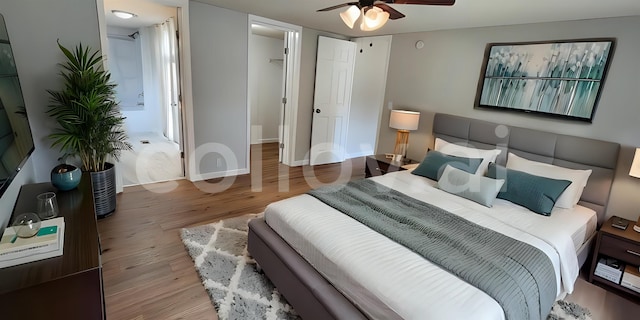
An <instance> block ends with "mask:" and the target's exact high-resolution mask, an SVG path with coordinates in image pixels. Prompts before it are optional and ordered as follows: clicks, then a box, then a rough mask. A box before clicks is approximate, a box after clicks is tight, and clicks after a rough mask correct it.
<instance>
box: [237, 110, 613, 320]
mask: <svg viewBox="0 0 640 320" xmlns="http://www.w3.org/2000/svg"><path fill="white" fill-rule="evenodd" d="M433 134H434V136H435V137H437V138H440V139H443V140H446V141H448V142H451V143H458V144H465V145H469V146H473V147H475V148H479V149H499V150H502V152H501V153H500V154H499V155H498V157H497V159H496V160H495V162H496V163H498V164H505V163H506V161H507V159H506V158H507V155H508V154H509V153H513V154H514V155H517V156H520V157H523V158H526V159H530V160H534V161H538V162H544V163H550V164H554V165H557V166H561V167H566V168H572V169H581V170H586V169H588V170H591V175H590V176H589V180H588V183H587V184H586V186H585V187H584V190H583V192H582V193H581V196H580V199H579V201H578V205H577V206H575V207H574V208H573V209H562V208H555V207H554V209H553V210H554V211H553V212H552V214H551V216H550V217H543V216H540V215H536V214H534V213H531V212H527V209H525V208H522V207H521V206H518V205H514V204H513V203H511V202H509V201H506V200H501V199H497V200H496V201H495V202H494V205H493V207H492V208H491V209H488V208H486V207H483V206H481V205H479V204H477V203H475V202H472V201H469V200H466V199H462V198H459V197H457V196H455V195H451V194H448V193H445V192H443V191H442V190H439V189H438V188H435V187H434V184H435V181H432V180H430V179H426V178H423V177H419V176H416V175H413V174H411V173H410V172H409V171H402V172H397V173H392V174H387V175H384V176H380V177H375V178H372V180H373V181H375V182H376V183H377V184H380V185H383V186H386V187H390V188H391V189H393V190H397V191H398V192H400V193H402V194H405V195H409V196H410V197H413V198H415V199H418V200H420V201H423V202H428V203H429V202H430V203H433V204H434V205H436V206H438V207H443V208H445V209H446V210H447V211H449V212H453V213H454V214H455V215H457V216H459V217H463V218H464V219H470V220H473V221H474V223H477V224H479V225H483V226H486V227H490V228H496V229H498V231H499V232H500V233H503V234H506V235H508V236H509V237H512V238H515V239H518V240H519V241H522V242H527V243H530V244H531V245H532V246H536V247H537V248H538V249H539V250H540V251H542V252H544V253H545V254H546V255H547V256H548V257H549V260H550V261H551V263H552V264H553V270H554V272H555V273H556V279H557V281H556V283H555V285H556V291H555V293H556V295H557V297H556V298H561V297H562V296H563V295H564V294H565V293H567V292H571V290H572V289H573V282H574V281H575V277H577V270H578V268H579V266H581V265H582V264H583V263H584V261H585V260H586V257H587V255H588V253H589V248H590V243H591V241H592V239H593V235H594V233H595V230H596V225H597V224H599V223H602V222H603V221H604V220H605V211H606V203H607V200H608V198H609V192H610V188H611V184H612V180H613V176H614V172H615V166H616V162H617V157H618V152H619V145H618V144H615V143H610V142H604V141H597V140H592V139H586V138H580V137H572V136H566V135H558V134H553V133H548V132H542V131H537V130H531V129H524V128H518V127H509V126H504V125H499V124H495V123H491V122H486V121H480V120H475V119H469V118H463V117H458V116H453V115H446V114H436V115H435V117H434V125H433ZM496 212H497V213H498V214H497V215H496V214H495V213H496ZM523 217H526V218H523ZM545 220H546V222H545ZM514 221H516V222H514ZM548 221H553V223H550V224H549V223H548ZM531 230H534V231H531ZM283 238H284V239H286V240H284V239H283ZM325 239H330V240H333V241H332V242H327V241H325ZM403 251H408V249H406V248H404V247H403V246H402V245H399V244H398V243H395V242H394V241H392V240H390V239H388V238H386V237H385V236H382V235H380V234H378V233H377V232H375V231H373V230H371V229H370V228H368V227H367V226H364V225H362V224H360V223H358V222H356V221H355V220H353V219H351V218H350V217H348V216H345V215H344V214H342V213H340V212H338V211H336V210H335V209H333V208H331V207H330V206H328V205H326V204H325V203H323V202H321V201H319V200H318V199H316V198H313V197H311V196H310V195H302V196H298V197H294V198H291V199H286V200H284V201H280V202H277V203H274V204H272V205H270V206H269V207H268V208H267V210H266V211H265V218H264V219H257V220H254V221H251V223H250V225H249V252H250V253H251V255H252V256H253V257H254V259H255V260H256V261H257V262H258V264H259V265H260V266H261V268H262V269H263V270H264V272H265V274H266V275H267V276H268V277H269V278H270V279H271V280H272V282H273V283H274V284H275V285H276V287H277V288H278V289H279V291H280V292H282V294H283V295H284V296H285V297H286V298H287V300H288V301H289V302H290V303H291V304H292V306H293V307H294V308H295V309H296V311H297V312H298V313H299V314H300V315H301V316H302V317H303V318H304V319H368V318H384V319H401V318H425V317H426V318H448V319H454V318H461V319H462V318H469V317H471V316H472V317H473V318H483V319H503V318H504V313H503V312H502V310H503V309H502V307H501V306H500V305H499V304H498V303H497V302H496V301H495V300H494V299H492V298H491V297H490V296H489V295H487V294H485V293H484V292H482V291H481V290H479V289H477V288H475V287H474V286H472V285H469V284H467V283H466V282H465V281H462V280H460V279H458V278H457V277H456V276H454V275H452V274H450V273H449V272H448V271H444V270H442V269H441V268H440V267H438V266H437V265H435V264H431V263H430V262H429V261H427V260H425V259H424V258H422V257H420V256H417V255H415V254H413V253H412V252H411V251H408V253H407V252H403ZM302 256H304V258H303V257H302ZM338 257H340V259H338Z"/></svg>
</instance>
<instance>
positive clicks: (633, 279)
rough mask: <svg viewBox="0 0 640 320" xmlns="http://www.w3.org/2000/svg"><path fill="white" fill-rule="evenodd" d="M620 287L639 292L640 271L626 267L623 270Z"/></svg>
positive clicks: (636, 268)
mask: <svg viewBox="0 0 640 320" xmlns="http://www.w3.org/2000/svg"><path fill="white" fill-rule="evenodd" d="M620 285H621V286H623V287H625V288H628V289H631V290H633V291H635V292H640V271H638V267H635V266H631V265H627V266H626V267H625V268H624V273H623V274H622V281H621V282H620Z"/></svg>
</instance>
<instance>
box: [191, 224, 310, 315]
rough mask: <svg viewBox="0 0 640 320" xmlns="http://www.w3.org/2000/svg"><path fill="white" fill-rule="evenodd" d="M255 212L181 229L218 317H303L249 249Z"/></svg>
mask: <svg viewBox="0 0 640 320" xmlns="http://www.w3.org/2000/svg"><path fill="white" fill-rule="evenodd" d="M258 216H260V215H258V214H251V215H244V216H240V217H237V218H231V219H225V220H221V221H218V222H215V223H211V224H207V225H203V226H198V227H193V228H185V229H182V230H181V236H182V242H183V243H184V246H185V247H186V248H187V250H188V251H189V255H191V258H192V259H193V261H194V262H195V265H196V270H198V273H199V274H200V278H201V279H202V284H203V285H204V287H205V289H206V290H207V293H208V294H209V297H210V298H211V301H212V302H213V305H214V307H215V308H216V311H217V312H218V318H219V319H221V320H225V319H233V320H235V319H269V320H276V319H283V320H293V319H300V317H299V316H298V315H297V314H296V313H295V311H294V310H293V308H292V307H291V306H290V305H289V304H288V303H287V301H286V300H285V299H284V297H282V296H281V295H280V293H279V292H278V290H277V289H276V288H275V287H274V286H273V284H272V283H271V282H270V281H269V279H267V277H266V276H265V275H264V274H263V273H261V272H260V271H259V270H258V269H257V268H256V262H255V261H254V260H253V259H252V258H251V257H250V256H249V254H248V252H247V230H248V228H247V223H248V222H249V220H251V219H254V218H256V217H258Z"/></svg>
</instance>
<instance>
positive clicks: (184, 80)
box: [96, 0, 198, 193]
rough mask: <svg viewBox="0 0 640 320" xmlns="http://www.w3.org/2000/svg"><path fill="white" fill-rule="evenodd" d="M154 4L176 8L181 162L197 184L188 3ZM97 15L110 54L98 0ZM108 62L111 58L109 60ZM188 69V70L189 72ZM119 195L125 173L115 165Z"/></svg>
mask: <svg viewBox="0 0 640 320" xmlns="http://www.w3.org/2000/svg"><path fill="white" fill-rule="evenodd" d="M154 2H156V3H159V4H162V5H166V6H171V7H176V10H177V12H178V13H177V17H176V20H177V21H176V28H177V29H178V30H179V31H178V34H179V35H180V38H179V40H178V51H179V60H180V61H179V64H180V66H179V69H180V71H184V72H180V85H181V88H180V91H181V93H182V102H181V103H182V112H181V119H182V124H183V130H184V134H183V135H182V143H183V145H184V147H183V148H184V150H183V152H184V158H183V159H182V163H183V165H184V174H185V177H186V178H187V179H188V180H190V181H194V179H196V177H197V176H198V175H197V172H196V171H195V169H196V168H195V167H192V166H191V165H190V163H191V161H190V159H191V158H192V157H195V154H193V152H194V150H195V149H196V147H195V133H194V128H193V94H192V83H191V40H190V39H191V36H190V31H189V0H154ZM96 6H97V14H98V31H99V33H100V45H101V51H102V52H103V55H104V52H108V40H107V23H106V21H105V12H104V0H96ZM107 59H108V57H107ZM103 64H104V66H105V68H106V67H107V61H104V62H103ZM187 70H188V71H187ZM115 165H116V192H117V193H120V192H122V191H123V190H124V189H123V183H122V173H121V171H119V170H117V169H118V163H117V162H116V164H115Z"/></svg>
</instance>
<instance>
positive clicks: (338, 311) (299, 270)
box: [247, 218, 368, 320]
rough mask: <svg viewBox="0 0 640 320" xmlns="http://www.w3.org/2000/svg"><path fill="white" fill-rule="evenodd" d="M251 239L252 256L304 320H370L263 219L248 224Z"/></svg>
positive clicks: (250, 249)
mask: <svg viewBox="0 0 640 320" xmlns="http://www.w3.org/2000/svg"><path fill="white" fill-rule="evenodd" d="M248 237H249V239H248V244H247V248H248V250H249V253H250V254H251V256H252V257H253V258H254V259H255V260H256V262H257V263H258V265H259V266H260V268H262V271H263V272H264V273H265V274H266V275H267V277H268V278H269V279H270V280H271V282H273V284H274V285H275V286H276V287H277V288H278V291H279V292H280V293H281V294H282V295H283V296H284V297H285V298H286V299H287V301H288V302H289V303H290V304H291V306H293V308H294V309H295V310H296V312H297V313H298V314H299V315H300V316H301V317H302V318H303V319H305V320H308V319H309V320H315V319H318V320H325V319H329V320H330V319H354V320H358V319H368V318H367V317H366V316H365V315H364V314H363V313H362V312H361V311H360V310H359V309H358V307H356V306H355V305H354V304H353V303H351V301H349V300H348V299H347V298H346V297H345V296H344V295H342V293H340V292H339V291H338V290H337V289H336V288H335V287H334V286H333V285H331V284H330V283H329V282H328V281H327V280H326V279H325V278H324V277H322V275H320V273H318V271H316V270H315V269H314V268H313V267H312V266H311V265H310V264H309V263H308V262H307V261H306V260H304V259H303V258H302V257H301V256H300V255H299V254H298V253H297V252H296V251H295V250H294V249H293V248H292V247H291V246H289V244H287V243H286V242H285V241H284V240H283V239H282V238H280V236H279V235H278V234H277V233H276V232H275V231H273V229H271V227H269V226H268V225H267V223H266V222H265V221H264V218H258V219H253V220H251V221H250V222H249V235H248Z"/></svg>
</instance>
